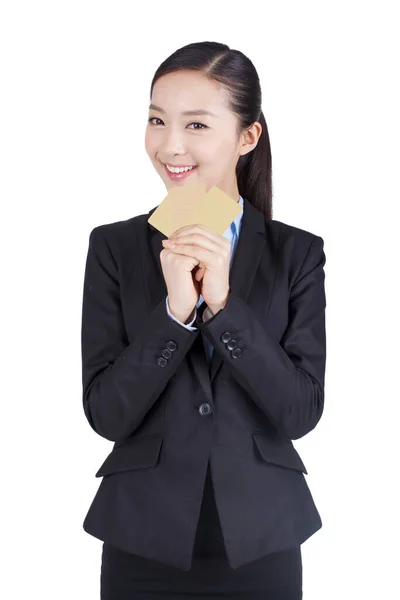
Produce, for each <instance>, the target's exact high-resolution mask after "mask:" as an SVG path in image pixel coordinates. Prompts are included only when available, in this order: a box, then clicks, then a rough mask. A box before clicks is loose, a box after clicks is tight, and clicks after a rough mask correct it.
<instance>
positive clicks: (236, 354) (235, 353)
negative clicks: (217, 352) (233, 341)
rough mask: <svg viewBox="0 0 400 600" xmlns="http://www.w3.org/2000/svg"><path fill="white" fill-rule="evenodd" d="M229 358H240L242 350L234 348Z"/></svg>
mask: <svg viewBox="0 0 400 600" xmlns="http://www.w3.org/2000/svg"><path fill="white" fill-rule="evenodd" d="M231 356H232V358H239V356H242V349H241V348H235V349H234V350H232V352H231Z"/></svg>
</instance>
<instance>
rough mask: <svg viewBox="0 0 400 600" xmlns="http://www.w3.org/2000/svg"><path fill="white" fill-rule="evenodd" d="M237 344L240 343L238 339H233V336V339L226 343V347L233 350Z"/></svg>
mask: <svg viewBox="0 0 400 600" xmlns="http://www.w3.org/2000/svg"><path fill="white" fill-rule="evenodd" d="M237 344H238V343H237V340H235V339H233V338H232V339H231V340H229V342H228V343H227V344H226V347H227V348H228V350H233V349H234V348H236V346H237Z"/></svg>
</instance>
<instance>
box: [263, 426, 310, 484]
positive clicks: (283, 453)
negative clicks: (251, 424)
mask: <svg viewBox="0 0 400 600" xmlns="http://www.w3.org/2000/svg"><path fill="white" fill-rule="evenodd" d="M252 435H253V439H254V441H255V443H256V446H257V448H258V450H259V452H260V454H261V457H262V458H263V459H264V460H265V461H266V462H270V463H273V464H276V465H279V466H280V467H287V468H289V469H296V470H297V471H302V472H303V473H305V474H306V475H308V473H307V469H306V468H305V466H304V463H303V461H302V460H301V458H300V455H299V453H298V452H297V450H296V448H295V447H294V446H293V444H292V442H291V441H290V440H285V439H280V438H272V437H269V436H268V435H264V434H263V433H253V434H252Z"/></svg>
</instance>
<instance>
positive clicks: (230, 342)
mask: <svg viewBox="0 0 400 600" xmlns="http://www.w3.org/2000/svg"><path fill="white" fill-rule="evenodd" d="M150 97H151V105H150V109H149V111H150V112H149V120H148V127H147V130H146V143H145V145H146V151H147V153H148V155H149V157H150V159H151V161H152V163H153V165H154V167H155V169H156V171H157V173H158V174H159V175H160V176H161V178H162V180H163V182H164V183H165V185H166V188H167V189H171V188H172V187H174V186H184V185H191V184H196V183H203V184H205V186H206V188H207V189H209V188H210V187H211V186H212V185H214V184H215V185H218V186H219V187H220V188H221V189H222V190H223V191H224V192H226V193H227V194H228V195H229V196H230V197H231V198H232V199H234V200H236V201H238V202H239V204H240V206H241V207H242V210H241V211H240V213H239V215H238V217H237V218H236V219H235V220H234V221H233V222H232V223H231V225H230V227H229V228H227V230H226V231H225V232H224V235H222V236H221V235H219V234H216V233H215V232H214V231H212V230H211V229H208V228H206V227H203V226H201V225H198V224H193V225H189V226H186V227H183V228H181V229H179V230H177V231H176V232H174V235H173V236H171V237H170V240H171V241H170V243H168V241H167V240H165V239H163V236H162V234H161V233H160V232H159V231H158V230H156V229H155V228H154V227H152V226H151V225H150V224H149V223H148V222H147V221H148V218H149V215H147V214H145V215H139V216H136V217H133V218H131V219H128V220H126V221H119V222H116V223H111V224H107V225H102V226H98V227H95V228H94V229H93V231H92V232H91V234H90V239H89V250H88V256H87V262H86V270H85V282H84V293H83V314H82V361H83V406H84V410H85V414H86V417H87V419H88V421H89V423H90V425H91V427H92V428H93V429H94V431H96V433H98V434H99V435H101V436H102V437H104V438H106V439H109V440H111V441H113V442H114V443H115V444H114V448H113V450H112V452H111V453H110V454H109V456H108V457H107V458H106V460H105V461H104V463H103V464H102V466H101V467H100V469H99V470H98V471H97V473H96V476H97V477H102V478H103V479H102V482H101V485H100V486H99V489H98V492H97V494H96V496H95V498H94V500H93V502H92V505H91V506H90V509H89V511H88V513H87V515H86V518H85V521H84V525H83V526H84V529H85V531H87V532H88V533H90V534H91V535H93V536H95V537H97V538H99V539H101V540H103V542H104V543H103V554H102V566H101V597H102V598H103V599H104V600H111V599H112V600H114V599H118V600H127V599H128V598H129V599H133V598H135V600H139V599H142V598H143V599H144V598H153V597H157V598H165V599H167V598H168V599H175V598H186V597H187V598H200V597H207V598H222V597H223V598H230V597H235V598H243V599H244V598H245V599H246V600H252V599H256V598H257V599H258V598H260V599H261V598H263V599H268V600H278V599H279V600H295V599H300V598H302V560H301V547H300V546H301V544H302V543H303V542H304V541H305V540H306V539H308V538H309V537H310V536H311V535H313V534H314V533H315V532H316V531H317V530H318V529H320V527H321V526H322V521H321V518H320V515H319V513H318V510H317V508H316V506H315V504H314V502H313V499H312V496H311V493H310V491H309V488H308V486H307V483H306V481H305V477H304V474H306V473H307V470H306V468H305V466H304V464H303V462H302V460H301V458H300V456H299V454H298V453H297V451H296V450H295V448H294V446H293V444H292V440H293V439H298V438H300V437H302V436H304V435H306V434H307V433H308V432H309V431H311V430H312V429H313V428H314V427H315V426H316V425H317V423H318V421H319V420H320V418H321V415H322V412H323V405H324V377H325V291H324V278H325V275H324V270H323V267H324V264H325V254H324V250H323V239H322V238H321V237H319V236H316V235H314V234H312V233H310V232H308V231H305V230H301V229H298V228H296V227H293V226H290V225H287V224H284V223H282V222H279V221H274V220H273V219H272V185H271V152H270V143H269V137H268V130H267V125H266V122H265V119H264V115H263V113H262V111H261V91H260V84H259V79H258V76H257V73H256V70H255V68H254V66H253V64H252V63H251V61H250V60H249V59H248V58H247V57H245V56H244V55H243V54H242V53H241V52H239V51H237V50H231V49H229V47H228V46H226V45H224V44H218V43H211V42H204V43H196V44H190V45H188V46H185V47H183V48H181V49H179V50H177V51H176V52H175V53H174V54H173V55H172V56H170V57H169V58H168V59H167V60H166V61H165V62H164V63H163V64H162V65H161V66H160V67H159V69H158V70H157V72H156V74H155V76H154V78H153V81H152V85H151V90H150ZM195 118H196V119H199V121H194V119H195ZM179 166H185V167H186V168H187V169H189V170H187V171H186V172H185V173H182V174H179V173H176V172H175V173H174V171H177V167H179ZM174 167H175V169H174ZM190 167H192V168H190ZM171 171H172V172H171ZM154 210H155V208H153V209H152V210H151V211H150V214H151V213H152V212H153V211H154ZM171 242H174V244H173V243H171Z"/></svg>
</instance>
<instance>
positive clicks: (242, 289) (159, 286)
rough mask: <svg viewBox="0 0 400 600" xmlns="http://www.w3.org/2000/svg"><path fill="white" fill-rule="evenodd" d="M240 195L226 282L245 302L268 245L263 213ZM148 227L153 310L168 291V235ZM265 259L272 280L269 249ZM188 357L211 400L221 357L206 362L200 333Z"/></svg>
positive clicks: (149, 295)
mask: <svg viewBox="0 0 400 600" xmlns="http://www.w3.org/2000/svg"><path fill="white" fill-rule="evenodd" d="M242 198H243V216H242V223H241V229H240V235H239V240H238V243H237V246H236V250H235V254H234V257H233V261H232V264H231V269H230V276H229V283H230V289H231V292H233V293H235V294H236V295H237V296H240V298H242V300H244V302H247V300H248V297H249V294H250V292H251V289H252V286H253V281H254V277H255V274H256V272H257V268H258V266H259V263H260V260H261V257H262V254H263V251H265V250H266V249H267V248H269V245H268V244H266V243H265V242H266V228H265V217H264V214H263V213H262V212H261V211H259V210H258V209H256V208H255V207H254V206H253V205H252V204H251V202H249V201H248V200H247V199H246V198H244V196H243V195H242ZM156 208H157V206H156V207H154V208H152V209H151V210H150V211H149V217H150V215H151V214H152V213H153V212H154V211H155V210H156ZM147 227H148V242H149V244H150V251H151V252H150V254H149V253H148V252H142V260H143V262H144V273H147V274H148V276H147V277H146V278H145V286H146V294H147V298H148V302H149V303H150V309H151V310H153V309H154V308H155V307H156V306H157V304H159V302H160V301H161V300H162V298H163V297H164V298H165V297H166V295H167V293H168V290H167V287H166V285H165V281H164V276H163V272H162V267H161V261H160V253H161V250H162V249H163V246H162V240H164V239H167V236H165V235H164V234H163V233H161V232H160V231H159V230H158V229H156V228H155V227H153V226H152V225H150V223H147ZM266 260H267V261H268V264H267V268H268V272H269V273H270V275H271V279H270V281H273V275H274V264H275V261H274V260H273V256H272V252H269V253H268V256H267V257H266ZM270 290H271V287H270V286H269V287H268V289H267V290H266V295H265V298H263V306H269V300H270V298H269V294H270V293H271V291H270ZM205 307H206V304H205V303H204V302H203V303H202V304H201V305H200V307H199V308H198V309H197V319H196V321H195V322H194V325H197V323H198V322H200V323H201V322H202V312H203V310H204V308H205ZM188 360H189V362H190V364H191V365H192V368H193V371H194V372H195V373H196V375H197V377H198V379H199V381H200V383H201V385H202V387H203V388H204V391H205V393H206V395H207V397H208V399H209V400H210V402H212V401H213V394H212V388H211V384H212V382H213V380H214V378H215V376H216V374H217V372H218V371H219V369H220V367H221V364H222V358H221V357H220V356H219V354H218V353H217V352H216V351H215V350H214V351H213V354H212V358H211V361H210V364H208V362H207V358H206V354H205V350H204V346H203V339H202V335H201V334H200V335H198V336H197V340H196V341H195V343H194V344H193V346H192V347H191V349H190V351H189V353H188Z"/></svg>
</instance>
